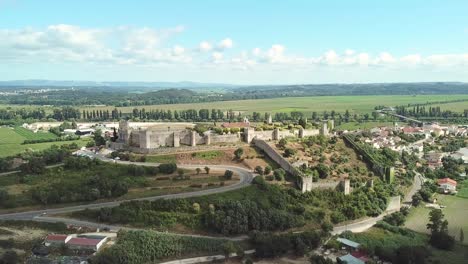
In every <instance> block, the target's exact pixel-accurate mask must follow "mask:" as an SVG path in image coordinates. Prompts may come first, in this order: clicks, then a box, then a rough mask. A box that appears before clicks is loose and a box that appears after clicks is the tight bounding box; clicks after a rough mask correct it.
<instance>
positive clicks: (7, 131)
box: [0, 127, 88, 157]
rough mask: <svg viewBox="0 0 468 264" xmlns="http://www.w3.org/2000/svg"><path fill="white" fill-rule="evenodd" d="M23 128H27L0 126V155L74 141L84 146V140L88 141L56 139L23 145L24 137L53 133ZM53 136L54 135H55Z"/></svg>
mask: <svg viewBox="0 0 468 264" xmlns="http://www.w3.org/2000/svg"><path fill="white" fill-rule="evenodd" d="M24 130H27V129H24V128H8V127H0V157H7V156H14V155H16V154H19V153H21V152H23V151H25V150H27V149H31V150H33V151H41V150H44V149H47V148H50V146H52V145H58V146H60V145H63V144H71V143H76V144H78V145H79V146H85V145H86V142H87V141H88V140H87V139H79V140H74V141H57V142H45V143H37V144H26V145H23V144H22V143H23V142H24V140H26V139H38V138H40V137H50V135H53V134H51V133H37V134H36V133H33V132H31V131H29V130H28V131H24ZM30 133H31V134H32V135H31V134H30ZM49 134H50V135H49ZM33 136H36V138H32V137H33ZM53 136H54V137H55V135H53Z"/></svg>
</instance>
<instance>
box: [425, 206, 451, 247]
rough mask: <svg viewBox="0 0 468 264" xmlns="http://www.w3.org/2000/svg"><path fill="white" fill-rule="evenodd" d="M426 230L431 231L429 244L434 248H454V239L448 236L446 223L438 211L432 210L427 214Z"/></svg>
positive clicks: (440, 211)
mask: <svg viewBox="0 0 468 264" xmlns="http://www.w3.org/2000/svg"><path fill="white" fill-rule="evenodd" d="M426 227H427V229H429V230H431V238H430V240H429V242H430V243H431V245H433V246H434V247H436V248H439V249H444V250H451V249H452V248H453V247H454V246H455V238H453V237H452V236H450V235H449V234H448V221H447V220H445V219H444V214H443V213H442V210H440V209H433V210H432V211H431V212H430V213H429V223H428V224H427V225H426Z"/></svg>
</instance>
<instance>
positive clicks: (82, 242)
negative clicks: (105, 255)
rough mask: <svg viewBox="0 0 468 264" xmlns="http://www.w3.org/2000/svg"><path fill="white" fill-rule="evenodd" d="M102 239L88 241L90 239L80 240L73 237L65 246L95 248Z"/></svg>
mask: <svg viewBox="0 0 468 264" xmlns="http://www.w3.org/2000/svg"><path fill="white" fill-rule="evenodd" d="M101 240H102V239H90V238H82V237H75V238H72V239H70V241H68V243H67V244H69V245H77V246H96V245H97V244H99V243H100V242H101Z"/></svg>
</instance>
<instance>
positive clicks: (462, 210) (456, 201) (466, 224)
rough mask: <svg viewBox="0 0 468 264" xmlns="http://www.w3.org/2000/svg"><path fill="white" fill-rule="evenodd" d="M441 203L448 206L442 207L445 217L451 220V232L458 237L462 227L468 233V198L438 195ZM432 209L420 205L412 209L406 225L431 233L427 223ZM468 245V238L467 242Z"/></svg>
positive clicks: (415, 229) (418, 230)
mask: <svg viewBox="0 0 468 264" xmlns="http://www.w3.org/2000/svg"><path fill="white" fill-rule="evenodd" d="M437 199H438V202H439V204H441V205H445V206H447V207H446V208H443V209H442V212H443V213H444V215H445V218H446V219H447V221H448V222H449V226H448V228H449V233H450V235H452V236H455V237H456V238H457V239H458V236H459V234H460V228H462V229H463V232H464V233H465V234H468V221H467V220H466V219H467V218H468V199H464V198H460V197H456V196H451V195H437ZM430 211H431V209H429V208H425V207H423V206H419V207H416V208H413V209H411V213H410V215H409V216H408V219H407V221H406V227H408V228H409V229H412V230H414V231H417V232H421V233H429V232H428V230H427V229H426V224H427V223H428V222H429V212H430ZM464 244H466V245H468V239H466V238H465V243H464Z"/></svg>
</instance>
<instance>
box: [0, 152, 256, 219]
mask: <svg viewBox="0 0 468 264" xmlns="http://www.w3.org/2000/svg"><path fill="white" fill-rule="evenodd" d="M94 156H95V157H96V158H99V159H101V160H103V161H112V160H110V159H107V158H104V157H101V156H98V155H94ZM117 163H122V164H136V165H144V166H158V165H159V163H149V162H126V161H117ZM205 166H209V167H210V168H211V169H218V170H232V171H233V172H234V173H235V174H237V175H238V176H239V178H240V180H239V182H237V183H235V184H232V185H228V186H223V187H219V188H214V189H207V190H200V191H194V192H186V193H178V194H166V195H159V196H152V197H146V198H138V199H131V200H121V201H113V202H104V203H93V204H86V205H76V206H68V207H62V208H53V209H44V210H34V211H28V212H20V213H8V214H2V215H0V220H39V219H38V218H37V217H38V216H44V215H50V214H63V213H70V212H76V211H80V210H84V209H86V208H88V209H100V208H104V207H115V206H118V205H120V204H121V203H123V202H128V201H154V200H158V199H174V198H188V197H197V196H203V195H208V194H214V193H222V192H227V191H232V190H236V189H240V188H243V187H245V186H248V185H250V184H251V182H252V179H253V177H254V174H253V173H252V172H251V171H250V170H247V169H244V168H241V167H237V166H227V165H226V166H225V165H178V167H179V168H186V169H195V168H203V167H205ZM50 219H51V218H49V220H50ZM62 220H65V221H63V222H65V223H66V224H73V221H76V220H73V219H62Z"/></svg>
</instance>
